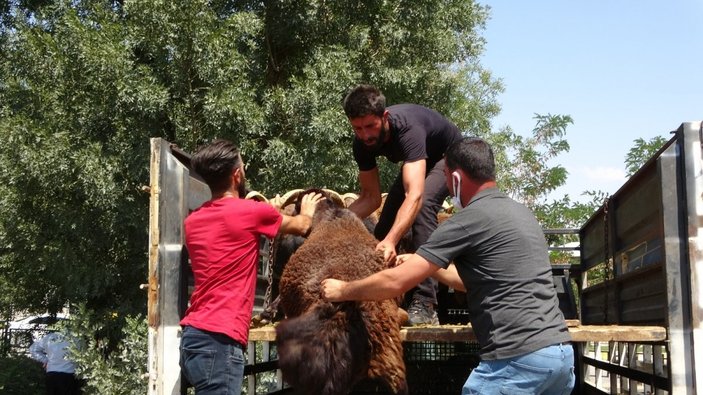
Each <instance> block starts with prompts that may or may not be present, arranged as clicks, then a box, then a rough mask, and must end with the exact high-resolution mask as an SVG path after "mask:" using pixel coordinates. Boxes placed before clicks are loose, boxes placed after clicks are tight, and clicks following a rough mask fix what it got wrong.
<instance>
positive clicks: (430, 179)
mask: <svg viewBox="0 0 703 395" xmlns="http://www.w3.org/2000/svg"><path fill="white" fill-rule="evenodd" d="M344 112H345V113H346V115H347V117H348V118H349V122H350V123H351V125H352V128H353V129H354V134H355V138H354V145H353V151H354V159H355V160H356V162H357V164H358V166H359V182H360V184H361V193H360V196H359V199H357V200H356V201H355V202H354V203H352V204H351V206H350V207H349V209H350V210H351V211H353V212H354V213H356V214H357V215H358V216H359V217H361V218H366V217H367V216H368V215H369V214H371V213H372V212H373V211H374V210H376V209H377V208H378V207H379V206H380V205H381V188H380V182H379V175H378V167H377V164H376V157H378V156H385V157H386V158H387V159H388V160H390V161H391V162H393V163H397V162H402V163H403V164H402V167H401V170H400V174H398V177H397V178H396V179H395V182H394V183H393V185H392V186H391V188H390V190H389V191H388V195H387V196H386V201H385V203H384V205H383V209H382V210H381V215H380V217H379V221H378V224H377V225H376V229H375V231H374V235H375V236H376V238H377V239H378V240H380V242H379V243H378V245H377V246H376V249H377V250H380V251H383V253H384V258H385V259H386V261H391V260H392V259H393V258H395V255H396V247H397V245H398V243H399V242H400V240H401V239H402V238H403V236H404V235H405V234H406V233H407V232H408V231H410V232H411V233H410V235H411V240H412V242H411V246H410V247H411V248H412V251H415V250H416V249H417V248H418V247H419V246H420V245H422V244H424V243H425V241H426V240H427V238H428V237H429V236H430V234H431V233H432V231H434V230H435V229H436V228H437V213H438V212H439V210H440V209H441V208H442V203H443V202H444V199H445V198H446V197H447V196H448V193H449V192H448V190H447V186H446V184H445V182H444V159H443V155H444V151H445V150H446V149H447V147H448V146H449V145H450V144H451V143H453V142H454V141H457V140H459V139H461V132H460V131H459V129H458V128H457V127H456V125H454V124H453V123H452V122H450V121H449V120H447V119H446V118H445V117H443V116H442V115H441V114H439V113H438V112H436V111H434V110H431V109H429V108H427V107H423V106H420V105H417V104H398V105H394V106H390V107H386V99H385V97H384V96H383V94H382V93H381V92H380V91H379V90H378V89H377V88H375V87H373V86H371V85H359V86H357V87H356V88H354V89H353V90H352V91H351V92H350V93H349V94H348V95H347V97H346V98H345V99H344ZM406 299H407V300H408V303H409V306H408V316H409V318H408V323H409V324H411V325H420V324H438V323H439V320H438V319H437V312H436V306H437V281H436V280H434V279H433V278H427V279H425V280H423V281H422V282H420V283H419V284H418V285H417V287H415V288H413V289H412V290H411V291H410V292H409V293H408V295H406Z"/></svg>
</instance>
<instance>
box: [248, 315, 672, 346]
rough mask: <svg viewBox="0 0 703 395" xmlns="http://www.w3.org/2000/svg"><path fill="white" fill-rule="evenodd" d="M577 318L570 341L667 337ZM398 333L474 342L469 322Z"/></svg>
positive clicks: (659, 330)
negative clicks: (580, 323) (589, 323)
mask: <svg viewBox="0 0 703 395" xmlns="http://www.w3.org/2000/svg"><path fill="white" fill-rule="evenodd" d="M577 323H578V320H568V321H567V326H569V332H570V333H571V339H572V341H574V342H587V341H602V342H607V341H622V342H660V341H664V340H666V339H667V334H666V328H665V327H661V326H622V325H579V324H577ZM400 336H401V339H402V340H403V341H406V342H420V341H435V342H464V341H476V336H475V335H474V331H473V329H472V328H471V325H470V324H469V325H437V326H421V327H403V328H402V329H401V330H400ZM249 341H270V342H272V341H276V331H275V329H274V327H273V326H265V327H262V328H252V329H250V330H249Z"/></svg>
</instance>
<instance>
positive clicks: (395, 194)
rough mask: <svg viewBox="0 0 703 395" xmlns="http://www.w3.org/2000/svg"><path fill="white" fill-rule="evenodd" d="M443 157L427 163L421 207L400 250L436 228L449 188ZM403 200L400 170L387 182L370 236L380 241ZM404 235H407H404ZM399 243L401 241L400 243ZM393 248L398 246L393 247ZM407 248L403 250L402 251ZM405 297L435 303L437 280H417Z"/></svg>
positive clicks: (420, 241) (417, 244)
mask: <svg viewBox="0 0 703 395" xmlns="http://www.w3.org/2000/svg"><path fill="white" fill-rule="evenodd" d="M444 167H445V165H444V159H442V160H440V161H439V162H437V163H435V164H430V163H428V164H427V169H426V172H425V190H424V191H423V194H422V207H421V208H420V211H419V212H418V213H417V217H415V221H414V222H413V225H412V227H411V229H410V235H409V236H410V243H408V244H409V245H407V246H405V248H402V249H401V251H399V253H401V252H405V253H410V252H415V250H417V249H418V247H420V246H421V245H423V244H424V243H425V242H426V241H427V239H428V238H429V237H430V235H431V234H432V232H434V230H435V229H437V213H439V210H441V209H442V203H443V202H444V199H446V197H447V196H449V190H448V189H447V183H446V181H445V176H444ZM404 200H405V188H404V187H403V172H402V169H401V171H400V173H399V174H398V176H397V177H396V179H395V181H394V182H393V185H391V188H390V190H389V191H388V195H387V196H386V202H385V203H384V205H383V209H382V210H381V215H380V217H379V219H378V224H376V229H375V230H374V236H376V238H377V239H378V240H383V238H384V237H386V235H387V234H388V232H389V231H390V230H391V227H392V226H393V222H394V221H395V217H396V214H397V213H398V209H399V208H400V206H401V204H403V201H404ZM406 237H407V236H406ZM401 244H403V242H401ZM396 248H398V247H397V246H396ZM406 249H407V251H405V250H406ZM405 297H406V300H407V301H410V300H412V299H419V300H421V301H423V302H425V303H432V304H434V305H437V280H435V279H433V278H432V277H428V278H426V279H425V280H423V281H422V282H420V283H419V284H418V285H417V286H416V287H415V288H413V289H411V290H410V291H408V292H407V293H406V294H405Z"/></svg>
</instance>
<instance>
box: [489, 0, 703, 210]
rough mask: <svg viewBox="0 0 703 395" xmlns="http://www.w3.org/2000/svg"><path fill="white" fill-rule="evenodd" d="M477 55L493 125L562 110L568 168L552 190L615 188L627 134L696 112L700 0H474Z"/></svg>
mask: <svg viewBox="0 0 703 395" xmlns="http://www.w3.org/2000/svg"><path fill="white" fill-rule="evenodd" d="M479 3H480V4H484V5H488V6H489V7H491V10H490V19H489V20H488V22H487V24H486V29H485V31H484V32H483V36H484V38H485V39H486V40H487V43H486V48H485V53H484V55H483V56H482V58H481V64H482V65H483V67H484V68H486V69H489V70H490V71H491V72H492V74H493V76H494V77H496V78H500V79H501V80H502V81H503V84H504V87H505V91H504V92H503V93H502V94H500V95H499V96H498V102H499V103H500V104H501V105H502V111H501V114H500V115H499V116H497V117H496V118H494V120H493V125H492V127H493V129H494V130H497V129H498V128H500V127H502V126H507V125H509V126H510V127H511V128H512V129H513V130H514V131H515V132H517V133H519V134H522V135H529V134H530V133H531V131H532V129H533V127H534V126H535V120H534V119H533V117H534V114H535V113H537V114H542V115H546V114H561V115H570V116H571V117H572V118H573V120H574V123H573V125H570V126H569V127H568V128H567V131H566V139H567V141H568V142H569V144H570V146H571V149H570V151H569V153H567V154H562V155H561V156H560V157H558V158H557V159H556V160H555V161H553V162H552V164H553V165H554V164H560V165H562V166H564V167H565V168H566V170H567V171H568V172H569V177H568V179H567V183H566V185H565V186H563V187H561V188H559V189H558V190H557V191H555V193H553V194H552V195H550V196H552V197H557V196H562V195H564V194H569V196H570V197H571V198H572V199H579V200H586V198H585V197H582V196H580V195H581V193H582V192H583V191H585V190H600V191H603V192H606V193H608V194H612V193H615V192H616V191H617V190H618V189H619V188H620V187H621V186H622V185H623V183H624V182H625V181H626V171H625V163H624V162H625V157H626V155H627V152H628V151H629V150H630V148H632V147H633V146H634V140H635V139H637V138H643V139H645V140H650V139H651V138H653V137H656V136H662V137H665V138H666V139H669V138H670V137H671V134H670V131H672V130H675V129H677V128H678V127H679V126H680V125H681V123H683V122H689V121H700V120H703V0H657V1H654V0H581V1H576V0H532V1H520V0H518V1H515V0H479Z"/></svg>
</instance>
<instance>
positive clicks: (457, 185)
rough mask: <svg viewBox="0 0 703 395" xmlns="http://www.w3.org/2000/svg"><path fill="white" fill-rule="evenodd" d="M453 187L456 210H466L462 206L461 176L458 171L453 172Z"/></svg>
mask: <svg viewBox="0 0 703 395" xmlns="http://www.w3.org/2000/svg"><path fill="white" fill-rule="evenodd" d="M452 186H453V187H454V188H453V189H454V195H453V196H452V204H453V205H454V208H455V210H459V209H461V208H464V206H462V204H461V175H460V174H459V172H458V171H455V172H452Z"/></svg>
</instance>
